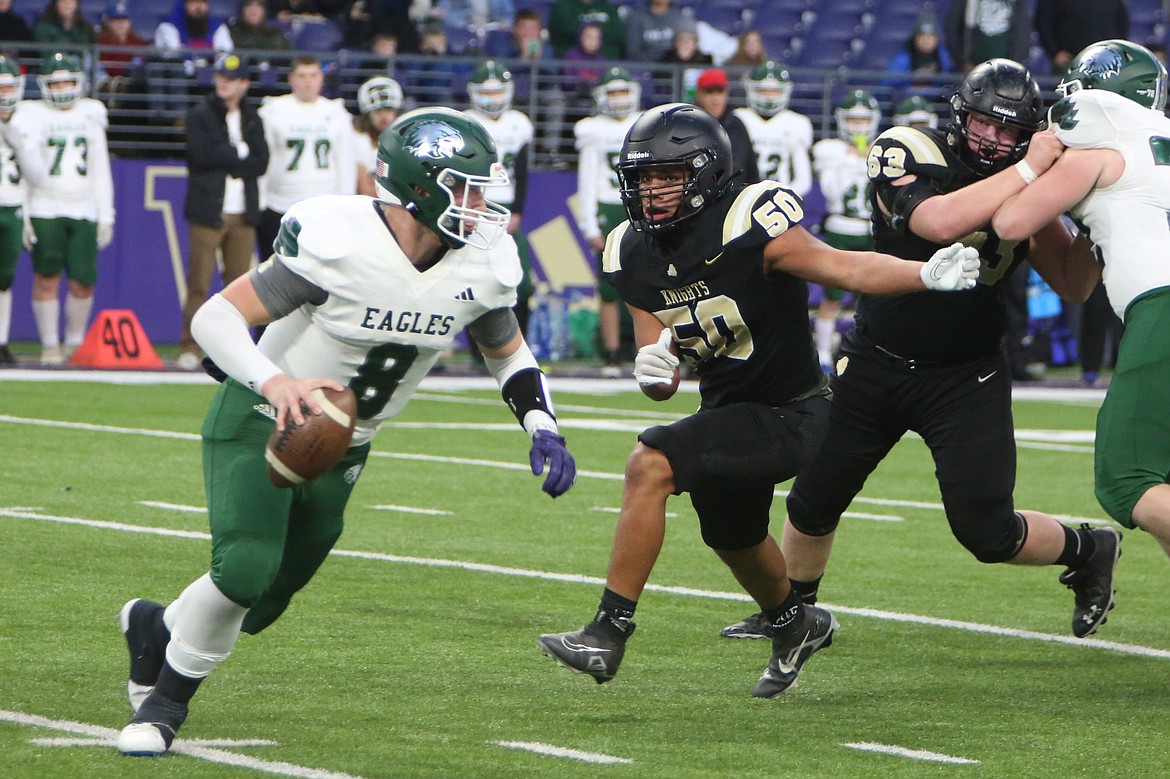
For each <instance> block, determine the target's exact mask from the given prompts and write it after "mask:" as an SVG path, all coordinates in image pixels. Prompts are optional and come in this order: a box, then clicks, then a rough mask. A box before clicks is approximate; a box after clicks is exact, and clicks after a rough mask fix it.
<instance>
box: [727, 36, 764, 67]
mask: <svg viewBox="0 0 1170 779" xmlns="http://www.w3.org/2000/svg"><path fill="white" fill-rule="evenodd" d="M767 61H768V47H767V45H766V44H765V43H764V36H762V35H760V33H759V31H758V30H744V31H743V33H741V34H740V36H739V45H738V46H736V49H735V54H732V55H731V59H729V60H728V61H727V63H726V64H727V65H728V66H730V67H733V68H748V69H749V70H750V69H751V68H754V67H755V66H757V65H763V64H764V63H765V62H767Z"/></svg>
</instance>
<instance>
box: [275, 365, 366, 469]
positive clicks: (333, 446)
mask: <svg viewBox="0 0 1170 779" xmlns="http://www.w3.org/2000/svg"><path fill="white" fill-rule="evenodd" d="M313 395H314V397H316V398H317V402H318V403H320V404H321V409H322V411H323V412H324V413H321V414H311V413H309V410H308V408H306V407H302V408H301V411H302V412H303V413H304V415H305V421H304V423H303V424H300V425H298V424H296V423H295V422H293V420H292V415H291V414H290V415H289V417H288V419H287V420H286V421H285V423H284V430H279V429H277V430H273V431H272V435H270V436H269V437H268V446H267V447H266V448H265V451H264V459H265V460H267V461H268V478H269V479H270V480H271V481H272V483H273V484H275V485H276V486H277V487H295V486H297V485H298V484H304V483H305V482H307V481H311V480H313V479H315V478H317V477H318V476H320V475H321V474H323V473H325V471H327V470H329V469H330V468H332V467H333V466H334V465H336V464H337V462H338V461H339V460H340V459H341V458H342V457H343V456H344V455H345V450H346V449H348V448H349V442H350V439H352V438H353V428H354V424H355V423H356V422H357V398H356V397H354V394H353V390H351V389H350V388H348V387H346V388H345V389H343V390H341V391H340V392H339V391H337V390H333V389H329V388H327V387H321V388H319V389H315V390H313Z"/></svg>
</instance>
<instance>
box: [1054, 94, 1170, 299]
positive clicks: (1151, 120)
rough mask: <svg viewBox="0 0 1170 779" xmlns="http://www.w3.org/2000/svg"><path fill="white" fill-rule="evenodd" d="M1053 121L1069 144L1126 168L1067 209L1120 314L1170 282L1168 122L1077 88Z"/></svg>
mask: <svg viewBox="0 0 1170 779" xmlns="http://www.w3.org/2000/svg"><path fill="white" fill-rule="evenodd" d="M1049 121H1050V126H1051V127H1052V128H1053V129H1054V130H1055V131H1056V137H1057V138H1059V139H1060V141H1061V143H1063V144H1064V145H1065V146H1067V147H1069V148H1071V149H1113V150H1114V151H1116V152H1118V153H1119V154H1121V156H1122V157H1123V158H1125V172H1124V173H1122V174H1121V178H1119V179H1118V180H1117V181H1116V182H1114V183H1113V184H1111V185H1110V186H1108V187H1101V188H1098V189H1093V190H1092V191H1091V192H1090V193H1089V195H1088V196H1087V197H1086V198H1085V199H1084V200H1082V201H1081V202H1079V203H1077V204H1076V205H1075V206H1074V207H1073V208H1072V210H1071V211H1070V212H1069V213H1070V214H1071V215H1072V217H1073V218H1074V219H1076V220H1077V221H1078V222H1080V223H1081V224H1083V225H1084V226H1085V227H1087V228H1088V229H1089V237H1090V239H1091V240H1092V241H1093V243H1094V244H1096V246H1097V248H1098V250H1099V252H1100V255H1101V257H1102V259H1103V260H1104V263H1105V266H1104V269H1103V270H1102V279H1103V281H1104V282H1105V291H1106V292H1107V293H1108V294H1109V303H1110V305H1112V306H1113V310H1114V311H1116V312H1117V315H1118V316H1119V317H1123V318H1124V316H1125V310H1126V308H1127V307H1128V306H1129V304H1130V303H1132V302H1133V300H1134V298H1136V297H1138V296H1139V295H1141V294H1142V293H1144V292H1148V291H1150V290H1152V289H1158V288H1160V287H1170V119H1167V118H1166V117H1165V116H1164V115H1163V114H1162V113H1160V112H1157V111H1153V110H1150V109H1148V108H1143V107H1142V106H1140V105H1138V104H1137V103H1135V102H1133V101H1132V100H1129V99H1127V98H1124V97H1122V96H1121V95H1117V94H1114V93H1113V92H1107V91H1105V90H1101V89H1086V90H1081V91H1079V92H1074V93H1073V94H1072V95H1070V96H1069V97H1067V98H1064V99H1063V100H1061V101H1060V102H1059V103H1057V104H1056V105H1054V106H1053V107H1052V110H1051V112H1050V114H1049Z"/></svg>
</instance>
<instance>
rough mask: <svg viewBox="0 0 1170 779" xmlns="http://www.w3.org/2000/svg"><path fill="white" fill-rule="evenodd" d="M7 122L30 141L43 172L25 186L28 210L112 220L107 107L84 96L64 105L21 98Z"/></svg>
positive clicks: (41, 214) (37, 214)
mask: <svg viewBox="0 0 1170 779" xmlns="http://www.w3.org/2000/svg"><path fill="white" fill-rule="evenodd" d="M10 124H11V126H12V127H13V128H15V129H16V130H17V131H18V132H19V133H20V134H21V135H23V136H24V138H25V139H27V140H29V141H31V142H33V143H35V146H36V149H37V151H38V158H39V161H40V163H41V164H42V165H43V168H44V171H43V177H42V178H41V180H40V182H38V183H37V184H36V185H35V186H31V187H30V189H29V201H28V203H29V206H28V211H29V214H30V215H31V216H34V217H38V218H42V219H52V218H56V217H68V218H70V219H86V220H89V221H91V222H104V223H109V224H113V222H114V180H113V176H112V174H111V171H110V152H109V147H108V146H107V144H106V125H107V124H108V119H107V114H106V107H105V106H104V105H102V104H101V103H100V102H99V101H97V100H93V99H91V98H88V97H83V98H81V99H80V100H78V101H77V102H76V103H74V104H73V105H72V106H70V107H69V108H65V109H60V108H51V107H50V106H49V104H48V103H46V102H45V101H44V100H29V101H25V102H22V103H20V105H19V108H18V110H17V111H16V113H15V114H13V116H12V119H11V120H10Z"/></svg>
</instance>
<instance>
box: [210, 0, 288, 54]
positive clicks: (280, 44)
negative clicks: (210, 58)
mask: <svg viewBox="0 0 1170 779" xmlns="http://www.w3.org/2000/svg"><path fill="white" fill-rule="evenodd" d="M224 28H225V29H226V31H227V37H228V40H229V42H230V45H229V46H228V47H227V48H228V50H229V51H230V50H232V49H243V50H245V51H248V50H261V51H289V50H290V49H292V47H293V45H292V41H290V40H289V38H288V35H287V34H286V33H285V31H284V30H282V29H281V28H280V27H277V26H276V25H275V24H273V23H272V22H270V21H268V6H267V5H265V3H264V0H241V2H240V6H239V9H238V10H237V11H236V15H235V16H234V17H232V18H231V20H230V21H228V23H227V24H226V25H224Z"/></svg>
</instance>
